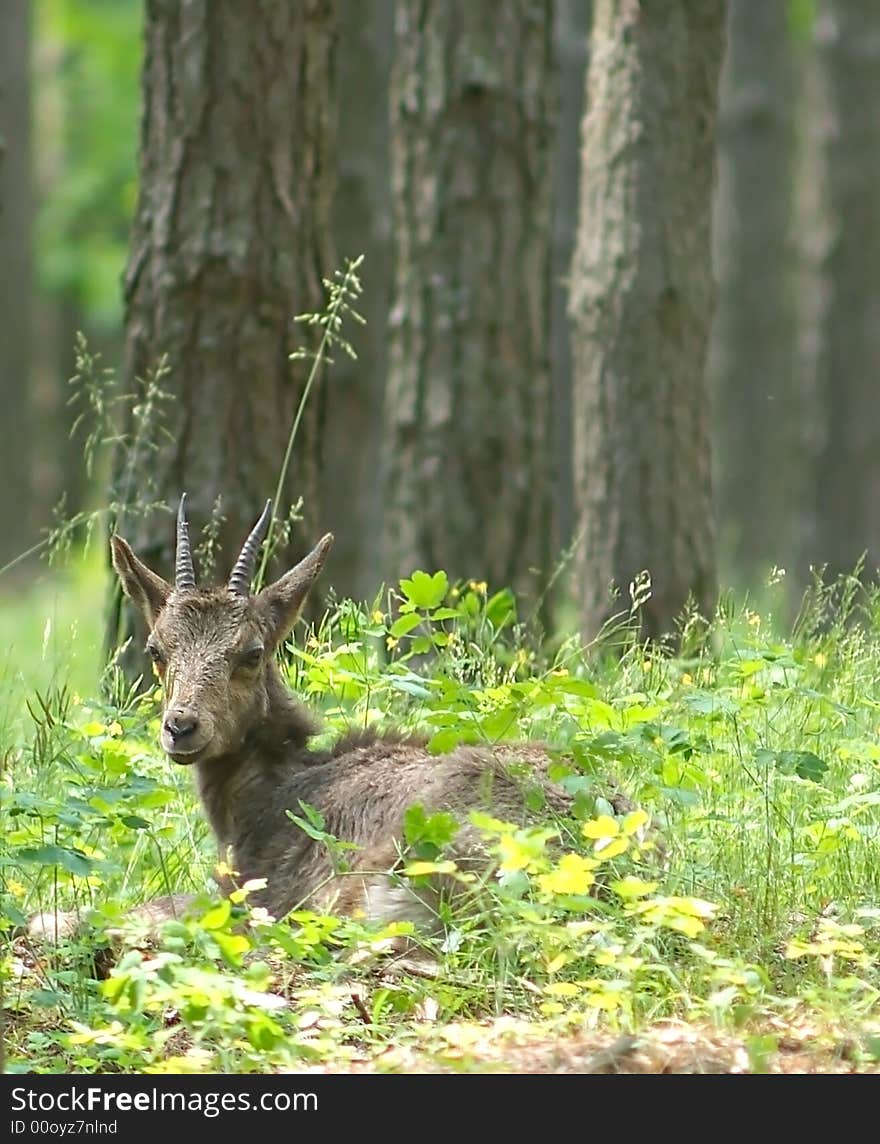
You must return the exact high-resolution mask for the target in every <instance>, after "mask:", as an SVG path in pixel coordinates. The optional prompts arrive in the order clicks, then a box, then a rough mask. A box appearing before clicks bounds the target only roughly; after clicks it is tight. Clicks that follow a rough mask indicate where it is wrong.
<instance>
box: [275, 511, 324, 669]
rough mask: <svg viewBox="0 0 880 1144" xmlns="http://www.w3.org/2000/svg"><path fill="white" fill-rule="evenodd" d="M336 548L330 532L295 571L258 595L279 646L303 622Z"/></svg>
mask: <svg viewBox="0 0 880 1144" xmlns="http://www.w3.org/2000/svg"><path fill="white" fill-rule="evenodd" d="M332 547H333V534H332V533H331V532H328V533H327V535H326V536H324V537H322V539H321V540H319V541H318V543H317V544H316V545H315V547H314V548H313V549H312V551H311V552H310V553H309V554H308V556H306V557H305V558H304V559H303V560H300V562H299V564H297V566H296V567H295V568H291V570H290V571H289V572H287V573H285V575H283V576H282V577H281V579H280V580H276V581H275V583H274V584H270V585H269V586H268V588H264V589H263V590H262V592H260V593H259V595H258V596H257V598H256V600H257V605H258V607H259V608H260V610H261V611H262V613H263V615H264V616H265V617H266V619H267V621H268V623H269V629H270V632H271V638H272V639H273V641H274V642H275V645H276V646H277V645H278V644H280V643H281V641H282V640H283V639H284V637H285V636H286V635H287V634H288V632H289V631H290V629H291V628H292V627H293V625H294V624H295V623H296V621H297V620H298V619H299V614H300V612H301V611H302V607H303V604H304V603H305V602H306V596H308V594H309V589H310V588H311V586H312V584H314V582H315V581H316V580H317V578H318V574H319V573H320V571H321V569H322V568H323V567H324V562H325V561H326V559H327V553H328V552H329V551H330V549H331V548H332Z"/></svg>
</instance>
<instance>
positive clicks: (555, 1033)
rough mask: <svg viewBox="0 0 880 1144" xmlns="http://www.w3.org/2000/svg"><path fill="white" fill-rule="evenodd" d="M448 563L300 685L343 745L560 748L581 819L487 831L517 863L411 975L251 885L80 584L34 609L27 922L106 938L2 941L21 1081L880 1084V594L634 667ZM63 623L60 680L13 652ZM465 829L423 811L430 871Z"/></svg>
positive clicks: (629, 653)
mask: <svg viewBox="0 0 880 1144" xmlns="http://www.w3.org/2000/svg"><path fill="white" fill-rule="evenodd" d="M422 576H423V580H421V581H416V579H415V577H414V579H413V581H412V582H409V581H407V582H402V584H401V593H406V592H409V593H410V594H411V598H408V599H409V604H410V605H411V611H410V612H409V613H406V617H405V618H406V619H407V622H406V624H403V625H401V623H400V620H399V619H395V618H394V617H393V616H391V615H385V614H379V613H377V612H376V611H364V610H358V609H356V608H355V607H354V606H353V605H350V604H348V603H346V604H344V605H340V606H339V608H338V609H337V611H336V612H335V613H334V614H333V615H332V616H331V617H330V619H328V621H327V623H326V624H325V625H324V627H323V628H322V629H321V631H320V632H319V633H313V634H312V635H309V636H307V638H306V640H305V641H303V646H302V647H301V648H300V649H298V650H296V651H295V652H294V653H293V654H292V656H291V661H290V680H291V685H292V686H293V687H294V688H295V689H296V690H297V691H298V692H299V693H300V694H301V695H302V696H305V697H307V698H308V701H309V702H310V703H311V705H312V706H314V707H316V708H318V709H319V710H320V711H321V712H322V713H323V715H324V718H325V725H326V726H327V728H328V731H327V734H328V736H333V735H337V734H342V733H345V731H346V730H349V729H350V728H351V727H352V726H362V725H376V726H379V727H381V726H382V725H383V724H384V721H385V720H386V719H387V720H388V721H389V722H388V726H390V727H391V728H392V729H394V730H401V731H417V732H419V733H427V734H428V735H429V736H430V737H431V745H432V749H434V750H436V752H437V753H443V752H445V751H449V750H451V749H453V748H454V747H455V746H457V745H458V744H459V743H475V742H476V743H483V744H489V745H492V746H493V747H495V748H497V749H501V750H503V749H504V744H506V743H511V742H517V741H519V742H524V741H525V742H531V743H536V742H540V743H546V744H550V748H549V749H550V750H551V752H552V764H551V767H552V771H553V775H552V777H553V778H554V781H558V782H559V783H560V785H561V786H562V787H563V789H565V790H566V791H568V792H569V794H570V795H571V800H572V812H571V815H570V817H566V818H565V819H563V820H559V819H551V818H549V817H548V819H547V821H546V822H545V821H544V820H543V819H542V820H541V822H540V823H536V824H534V825H526V826H517V825H515V824H511V823H503V822H499V821H496V820H494V819H492V818H489V817H487V816H485V815H484V816H476V818H475V819H474V822H475V825H477V826H478V828H479V829H480V830H481V831H482V832H483V834H484V837H485V842H486V850H487V855H490V856H491V860H490V862H489V864H488V868H487V872H486V874H485V876H484V877H483V878H482V879H481V880H480V882H479V884H478V885H477V886H475V887H473V883H469V887H473V888H474V893H475V896H474V908H472V909H462V910H461V911H457V912H454V911H450V912H449V913H447V914H444V916H443V933H442V937H435V938H431V939H426V940H424V941H422V940H420V941H419V943H418V944H420V945H421V946H422V947H423V949H422V952H423V953H425V954H426V956H428V957H429V958H430V959H432V960H433V962H434V963H435V964H436V972H421V973H420V972H418V971H417V970H416V969H415V968H414V967H412V966H410V967H409V968H407V967H406V966H399V967H398V971H397V972H396V973H394V974H392V973H391V972H390V971H389V968H388V962H387V952H388V949H389V948H393V947H394V943H395V942H396V941H397V940H398V939H399V937H400V935H401V933H407V932H411V931H406V930H403V931H402V930H401V929H400V928H397V929H395V928H394V926H393V925H392V926H388V927H385V928H384V929H382V930H377V929H376V928H375V927H371V926H369V925H368V924H367V923H365V922H364V921H363V920H362V919H361V920H358V919H355V918H348V917H333V916H324V915H321V914H315V913H312V912H311V911H308V910H301V911H295V912H294V913H293V914H291V915H290V917H288V918H287V919H282V920H278V921H275V920H273V919H271V918H268V917H262V916H260V911H259V910H254V911H251V910H249V908H248V906H247V901H246V897H247V893H248V892H249V891H248V890H247V889H246V888H242V889H239V890H236V891H235V893H234V894H232V895H229V896H228V897H223V896H222V895H220V896H218V892H217V890H216V887H215V882H214V879H213V874H214V873H215V871H214V862H215V861H216V850H215V847H214V845H213V843H212V840H211V837H210V832H209V829H208V826H207V824H206V822H205V817H204V814H203V811H202V808H201V807H200V806H199V805H198V800H197V797H196V795H195V792H194V791H193V789H192V786H191V783H190V781H189V779H190V776H188V775H186V774H184V773H182V771H181V769H175V768H174V767H172V766H170V765H169V763H168V760H167V759H166V758H164V756H163V755H162V753H161V752H160V751H159V750H158V749H157V747H156V734H157V718H156V711H157V702H156V699H157V697H156V696H155V695H150V696H147V697H142V698H134V697H131V696H128V695H127V694H126V693H125V692H124V691H119V690H118V689H117V690H115V691H114V689H113V688H112V687H111V688H110V691H111V692H113V699H112V701H108V700H106V699H104V698H102V699H92V698H83V696H94V695H97V694H98V693H99V687H98V684H97V680H96V679H95V678H94V673H95V670H96V665H97V664H98V662H99V658H100V657H99V655H98V653H97V650H96V649H94V648H91V647H86V646H84V645H83V644H82V643H80V644H79V645H77V644H76V642H75V636H76V630H75V629H74V626H73V625H74V621H73V620H72V619H71V617H72V616H75V615H76V614H81V612H80V608H79V607H78V606H77V600H76V595H75V593H74V594H71V595H70V596H69V597H68V598H67V603H66V604H65V606H64V607H63V608H62V607H61V606H60V605H58V606H55V605H52V607H53V608H54V612H53V613H51V615H52V622H51V623H49V621H48V620H42V619H40V617H41V616H42V615H43V612H44V611H45V610H46V609H47V608H48V607H49V606H50V604H49V602H48V601H44V600H42V599H40V600H36V601H35V602H33V603H32V604H31V605H30V607H29V610H25V609H21V608H18V609H16V608H10V609H7V610H6V611H5V612H3V610H2V609H0V621H2V622H0V636H3V635H4V633H5V634H7V635H8V636H9V637H10V642H9V646H10V648H12V649H13V650H12V651H10V652H9V656H10V659H9V661H8V662H7V664H6V665H5V668H4V666H3V665H2V664H0V681H2V683H3V688H2V695H3V698H4V702H2V703H0V733H2V740H3V742H4V743H5V744H6V746H5V747H4V748H3V752H0V757H2V754H4V753H5V757H6V758H7V759H8V761H9V765H8V766H7V767H6V768H5V770H4V772H3V775H2V789H0V794H2V799H0V818H2V821H0V839H2V846H3V851H4V852H3V853H2V854H0V932H7V933H9V932H12V931H16V930H18V931H20V930H22V929H23V928H24V927H26V925H27V921H28V918H30V917H32V915H34V914H35V913H38V912H40V911H44V910H45V911H54V910H56V909H60V910H73V911H74V912H75V913H76V914H77V915H78V916H79V917H80V918H81V919H84V920H85V921H86V922H87V926H88V927H91V928H90V929H88V930H87V931H83V933H82V934H81V935H79V934H78V936H77V937H76V939H75V940H71V941H69V942H68V943H67V944H66V945H64V946H62V948H60V949H58V950H50V949H48V948H43V949H39V948H35V947H34V946H28V945H27V944H26V942H23V939H21V938H19V939H16V940H13V941H7V942H5V943H4V944H3V945H2V946H0V953H2V957H0V975H2V978H3V984H4V988H5V1005H6V1015H7V1023H6V1030H5V1044H6V1059H7V1067H8V1068H9V1069H10V1070H11V1071H18V1072H72V1073H79V1072H96V1073H100V1072H127V1073H146V1072H149V1073H164V1072H169V1073H174V1072H202V1073H214V1072H224V1071H227V1072H245V1073H258V1072H264V1073H277V1072H297V1073H298V1072H315V1073H317V1072H320V1073H346V1072H357V1073H365V1072H376V1073H387V1072H413V1073H415V1072H445V1073H461V1072H499V1073H505V1072H515V1073H617V1072H619V1073H813V1072H816V1073H825V1072H827V1073H856V1072H858V1073H862V1072H865V1073H874V1072H878V1071H880V952H878V951H880V864H878V863H877V860H876V855H877V843H878V839H880V591H878V590H877V589H871V590H862V589H860V588H856V587H855V586H853V585H854V582H853V584H851V583H850V581H847V582H846V583H845V584H843V585H842V586H841V585H830V586H822V585H818V586H817V588H816V590H815V593H814V596H813V598H812V600H811V602H810V603H809V607H807V608H806V609H805V611H804V612H803V613H802V615H801V618H800V620H799V622H798V625H797V627H796V629H795V630H794V632H793V633H792V634H791V635H788V636H786V635H781V634H779V631H778V628H777V626H776V624H775V623H774V622H773V620H772V617H771V616H769V615H765V614H761V615H759V614H758V613H756V612H755V611H753V610H752V609H751V608H749V607H743V608H741V609H740V610H739V611H734V610H731V609H730V608H725V609H724V610H722V609H721V608H719V612H718V615H717V616H716V617H715V620H714V625H713V628H712V630H711V632H710V633H709V635H708V636H703V637H702V638H701V639H700V640H698V641H697V642H696V645H695V647H694V648H693V649H692V650H691V651H690V652H689V653H687V654H683V653H681V651H678V652H676V653H673V652H672V651H668V652H667V651H663V650H658V649H657V648H654V647H650V646H647V645H643V644H641V643H639V642H638V640H637V639H635V638H633V639H632V641H631V642H630V643H629V645H628V646H626V647H625V648H624V649H623V651H622V652H619V653H616V654H615V655H614V656H609V657H607V658H603V657H602V656H600V655H597V654H596V653H595V652H589V653H587V652H584V651H583V649H581V648H579V647H578V646H577V645H576V644H575V643H574V642H573V641H572V642H569V643H566V644H564V645H562V646H560V647H559V648H554V650H553V651H552V653H551V652H548V651H547V649H546V648H544V647H542V646H541V645H539V644H536V643H535V644H533V643H530V642H529V641H528V639H526V638H525V637H522V638H521V637H520V636H516V637H515V638H514V637H510V638H508V637H509V633H510V631H511V624H512V620H513V618H514V617H515V604H514V602H513V599H512V597H511V596H510V594H509V593H504V592H502V593H498V594H497V595H496V596H487V594H486V589H485V586H483V585H472V586H467V587H465V588H464V589H462V590H459V589H452V588H450V587H449V585H448V584H447V582H446V579H445V576H443V574H442V573H437V574H436V575H435V576H434V577H428V576H426V575H425V574H422ZM87 586H88V583H87V579H86V578H84V580H83V592H85V588H86V587H87ZM74 587H75V588H76V587H77V585H74ZM89 591H90V592H92V594H93V589H89ZM47 614H48V613H47ZM410 617H415V621H414V620H413V619H412V618H410ZM414 622H415V623H416V626H415V627H414V626H413V623H414ZM4 625H5V626H4ZM33 630H39V631H42V632H43V641H42V644H41V650H40V653H39V656H35V657H34V658H33V662H32V663H31V664H30V665H28V663H27V661H26V660H25V659H24V658H12V657H13V656H14V655H15V656H17V654H18V653H17V650H16V644H17V643H18V642H19V641H24V640H25V639H27V638H29V637H28V632H31V631H33ZM78 630H79V631H82V629H81V628H80V629H78ZM426 648H427V650H426ZM72 649H77V650H76V654H73V650H72ZM431 656H433V657H434V658H433V659H432V658H431ZM23 664H24V665H25V666H24V667H23V666H22V665H23ZM25 667H26V668H27V670H25ZM416 669H418V670H416ZM111 682H112V681H111ZM106 683H107V681H105V689H104V690H105V692H106V690H107V687H106ZM612 789H614V790H617V791H621V790H622V791H623V792H625V794H626V796H627V799H628V805H629V806H631V807H632V808H633V809H630V810H627V811H626V812H625V813H624V812H623V811H622V810H620V811H619V810H618V809H617V808H616V807H615V805H612V802H609V800H608V799H609V797H610V796H609V791H611V790H612ZM311 829H312V830H314V831H316V832H317V835H318V836H319V837H320V838H321V840H322V841H323V842H324V844H325V845H327V846H328V848H330V850H331V853H333V854H335V855H336V859H337V860H338V859H339V858H340V854H339V852H338V847H339V844H338V842H337V840H335V839H333V837H332V835H325V834H324V833H323V826H322V824H321V823H319V822H317V820H315V822H314V823H312V825H311ZM446 831H448V823H446V822H445V821H444V816H443V815H426V814H425V812H424V811H421V814H420V815H419V814H415V815H413V816H411V820H410V819H409V818H408V821H407V825H406V845H407V848H408V853H410V854H412V855H415V856H416V859H417V860H411V859H407V861H408V862H410V864H409V865H407V866H406V867H404V869H403V871H402V875H401V876H403V877H407V878H416V879H417V878H423V877H425V876H430V874H431V873H432V872H435V871H437V870H440V871H441V872H442V871H443V870H445V869H446V864H445V863H444V862H443V846H444V845H445V844H446V842H448V840H449V837H448V835H447V834H446V833H444V832H446ZM334 847H335V849H334ZM342 857H343V858H344V854H343V855H342ZM437 863H440V865H437ZM447 872H448V871H447ZM227 873H228V871H227ZM178 892H190V893H194V894H195V895H196V901H195V905H194V906H193V908H192V910H191V911H187V912H186V914H185V915H184V916H182V917H179V918H176V919H174V921H173V922H169V923H166V925H165V926H164V927H163V931H162V934H161V936H160V937H159V938H158V939H157V940H156V941H155V942H154V943H153V944H152V945H151V944H149V943H145V942H144V941H143V934H140V935H138V934H136V933H129V934H128V935H127V936H126V939H125V940H126V942H127V945H126V946H125V948H124V952H122V954H121V956H119V958H118V959H117V960H116V961H115V963H114V964H104V965H103V966H102V965H100V953H101V950H102V948H106V946H107V937H108V935H109V934H113V933H114V932H115V933H119V932H120V929H123V930H124V925H125V923H126V921H128V922H130V921H131V915H132V914H133V913H135V914H136V911H137V907H138V906H140V905H141V904H143V903H144V902H146V901H149V900H150V899H152V898H155V897H157V896H158V895H161V894H165V893H178ZM469 892H470V890H469ZM102 942H103V946H102V944H101V943H102Z"/></svg>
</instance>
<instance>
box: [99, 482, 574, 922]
mask: <svg viewBox="0 0 880 1144" xmlns="http://www.w3.org/2000/svg"><path fill="white" fill-rule="evenodd" d="M184 499H185V498H183V497H182V498H181V502H180V509H179V511H178V518H177V551H176V558H175V579H174V583H173V584H172V583H169V582H167V581H165V580H164V579H162V578H161V577H160V576H158V575H157V574H156V573H155V572H153V571H151V570H150V569H149V568H148V567H146V565H145V564H143V563H142V562H141V561H140V560H139V559H138V558H137V557H136V556H135V554H134V553H133V552H132V550H131V548H130V546H129V545H128V544H127V543H126V541H124V540H123V539H122V538H121V537H119V536H114V537H113V539H112V551H113V564H114V567H115V568H116V571H117V573H118V574H119V577H120V580H121V581H122V586H123V589H124V591H125V593H126V595H127V596H129V598H130V599H131V600H132V601H133V602H134V603H135V604H136V605H137V606H138V607H139V608H140V609H141V611H142V612H143V614H144V616H145V618H146V621H147V625H148V627H149V629H150V634H149V638H148V640H147V649H148V651H149V654H150V656H151V657H152V660H153V662H154V663H155V665H156V669H157V671H158V674H159V675H160V677H161V678H162V680H163V682H164V710H163V715H162V729H161V743H162V747H163V749H164V750H165V751H166V752H167V753H168V755H169V756H170V757H171V758H172V759H173V760H174V761H175V762H176V763H180V764H183V765H192V766H193V767H194V768H195V774H196V782H197V785H198V790H199V794H200V795H201V799H202V802H203V804H204V807H205V811H206V812H207V815H208V818H209V820H210V823H211V826H212V828H213V831H214V834H215V835H216V838H217V842H218V844H219V848H220V855H221V857H222V858H225V857H226V856H227V853H229V852H231V856H232V863H233V864H234V867H235V870H236V871H237V873H238V878H239V879H241V880H242V881H244V880H246V879H255V878H265V879H266V887H265V889H264V890H262V891H260V892H259V893H258V894H256V895H255V896H254V897H252V898H251V899H250V900H251V901H252V903H254V904H257V905H262V906H265V907H266V908H268V910H269V911H270V912H271V913H272V914H274V915H275V916H276V917H280V916H282V915H284V914H285V913H287V912H288V911H289V910H291V909H292V908H294V907H296V906H299V905H303V906H308V907H320V908H331V909H334V910H336V911H337V912H347V913H358V912H363V913H364V914H365V915H366V916H368V917H371V918H375V919H378V920H383V921H389V920H395V919H410V920H413V921H415V922H417V923H421V924H424V923H425V922H426V921H428V919H429V918H431V917H432V916H433V917H436V905H437V902H436V897H435V892H434V891H433V890H432V891H431V892H427V891H422V890H420V891H419V892H418V893H416V892H414V891H413V890H412V889H411V888H410V887H409V884H408V883H407V882H406V881H405V880H404V881H402V880H400V879H399V878H397V877H395V876H394V873H393V871H394V867H395V865H396V864H398V863H399V858H400V847H401V837H402V828H403V820H404V814H405V812H406V810H407V808H408V807H409V806H411V805H412V804H414V803H420V804H421V805H422V806H424V808H425V809H426V810H427V811H428V812H433V811H436V810H440V809H442V810H448V811H451V812H453V813H454V814H456V815H457V816H458V817H459V818H460V819H461V820H462V823H463V825H462V826H461V828H460V830H459V833H458V834H457V835H456V838H455V840H454V842H453V845H452V850H453V856H454V857H455V858H456V859H457V860H458V862H459V865H460V866H467V865H472V864H473V863H475V862H479V861H484V860H485V855H484V854H483V853H482V851H481V846H480V838H479V834H478V832H477V831H476V830H475V829H474V828H473V827H471V826H469V825H468V823H467V814H468V812H469V811H470V810H472V809H485V810H490V811H491V812H492V813H493V814H494V815H496V816H497V817H500V818H503V819H505V820H508V821H515V822H521V821H523V820H524V819H525V817H526V812H525V801H526V800H525V797H524V791H523V789H522V788H523V783H522V779H521V777H519V776H517V775H516V774H515V773H514V772H515V771H516V770H517V767H513V768H511V765H510V764H511V763H514V762H516V763H518V764H519V770H520V771H521V770H522V769H523V764H526V769H528V770H530V771H531V772H532V773H533V775H534V780H533V781H534V782H536V783H538V784H539V785H540V786H541V788H542V789H543V794H544V801H545V804H547V805H548V808H550V809H557V810H563V809H565V807H566V806H567V798H566V796H565V795H564V793H563V792H562V791H561V790H560V789H559V788H558V787H555V786H554V785H553V784H551V783H550V782H549V781H548V780H547V778H546V767H547V762H548V759H547V757H546V755H545V754H544V752H543V751H542V750H541V749H540V748H539V747H529V746H523V747H517V748H509V749H506V750H503V751H502V750H491V749H489V748H486V749H479V748H473V747H461V748H459V749H458V750H455V751H453V752H452V753H450V754H447V755H442V756H437V757H435V756H432V755H431V754H429V753H428V751H427V750H426V749H425V747H424V745H423V743H422V742H420V741H418V740H414V739H406V738H400V737H397V738H394V737H382V736H379V735H373V734H362V735H360V736H353V737H349V738H346V739H343V740H342V741H341V742H340V743H339V744H338V745H337V746H336V748H335V749H334V750H332V751H325V752H319V751H313V750H311V749H310V748H309V745H308V743H309V739H310V737H311V736H312V735H313V734H314V732H315V730H316V726H315V723H314V721H313V719H312V717H311V716H310V715H309V714H308V713H307V712H306V711H305V710H304V708H303V707H302V706H301V705H300V704H299V703H298V702H297V701H296V700H295V699H294V697H293V696H292V695H291V694H290V692H289V690H288V688H287V686H286V685H285V683H284V681H283V680H282V677H281V674H280V672H279V669H278V666H277V664H276V655H275V653H276V651H277V649H278V647H279V645H280V644H281V642H282V640H284V639H285V637H286V636H287V635H288V634H289V632H290V630H291V628H292V627H293V625H294V623H295V621H296V620H297V618H298V616H299V614H300V611H301V609H302V606H303V603H304V601H305V599H306V596H307V594H308V591H309V589H310V588H311V586H312V584H313V583H314V581H315V579H316V578H317V576H318V574H319V573H320V571H321V569H322V567H323V565H324V562H325V560H326V558H327V554H328V553H329V551H330V548H331V546H332V543H333V537H332V536H330V535H327V536H325V537H324V538H323V539H322V540H321V541H319V543H318V544H317V546H316V547H315V548H314V549H313V551H312V552H310V553H309V555H308V556H306V557H305V559H304V560H302V561H301V562H300V563H299V564H298V565H297V566H296V567H295V568H294V569H292V570H291V571H290V572H288V573H287V574H286V575H284V576H282V577H281V578H280V579H279V580H277V581H276V582H275V583H273V584H271V585H269V586H268V587H266V588H264V589H263V590H262V591H260V592H258V593H257V594H256V595H251V593H250V582H251V579H252V576H253V570H254V564H255V561H256V556H257V552H258V550H259V548H260V545H261V543H262V540H263V537H264V534H265V530H266V528H267V525H268V521H269V514H270V505H269V504H267V505H266V508H265V510H264V511H263V514H262V516H261V517H260V519H259V521H258V522H257V524H256V526H255V527H254V529H253V531H252V532H251V534H250V536H249V537H248V538H247V540H246V541H245V544H244V547H243V548H242V551H241V554H240V556H239V558H238V560H237V561H236V564H235V567H234V568H233V570H232V573H231V575H230V577H229V581H228V583H227V584H226V585H225V586H224V587H222V588H211V589H205V588H200V587H198V586H197V584H196V578H195V573H194V570H193V562H192V556H191V552H190V542H189V535H188V527H187V521H186V515H185V505H184ZM302 803H305V804H308V805H309V806H312V807H315V808H316V809H317V810H318V811H319V812H320V813H321V814H322V815H323V818H324V822H325V826H326V830H327V831H328V832H329V833H330V834H333V835H334V836H335V837H336V838H338V839H340V840H343V841H345V842H349V843H352V844H354V846H355V847H356V850H355V851H354V852H353V853H354V854H355V857H354V858H353V859H352V863H351V864H352V871H351V872H350V873H348V874H344V875H338V876H334V872H333V868H332V864H331V859H330V855H329V853H328V850H327V847H326V846H325V845H324V844H323V843H322V842H321V841H316V840H314V839H313V838H311V837H310V836H309V835H308V834H307V833H306V832H304V831H303V830H301V829H300V828H299V827H298V826H297V825H296V824H295V823H294V822H293V821H291V819H290V817H289V815H288V813H287V812H288V811H292V812H293V813H294V814H297V815H300V814H302V810H301V804H302Z"/></svg>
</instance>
